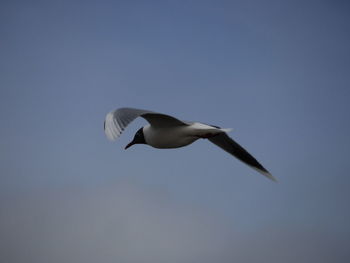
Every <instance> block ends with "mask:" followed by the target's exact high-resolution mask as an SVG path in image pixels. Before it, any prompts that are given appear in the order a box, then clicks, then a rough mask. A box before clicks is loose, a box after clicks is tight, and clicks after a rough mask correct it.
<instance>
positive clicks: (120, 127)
mask: <svg viewBox="0 0 350 263" xmlns="http://www.w3.org/2000/svg"><path fill="white" fill-rule="evenodd" d="M137 117H142V118H144V119H146V120H147V121H148V122H149V123H150V124H151V125H152V126H154V127H162V126H164V127H171V126H182V125H188V123H186V122H184V121H181V120H179V119H177V118H175V117H172V116H170V115H166V114H163V113H158V112H153V111H149V110H142V109H134V108H119V109H116V110H114V111H111V112H109V113H108V114H107V115H106V119H105V122H104V131H105V134H106V136H107V138H108V139H110V140H112V141H114V140H116V139H117V138H118V137H119V136H120V135H121V134H122V133H123V131H124V130H125V128H126V127H127V126H128V125H129V124H130V123H131V122H132V121H133V120H135V119H136V118H137Z"/></svg>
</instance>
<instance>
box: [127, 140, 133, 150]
mask: <svg viewBox="0 0 350 263" xmlns="http://www.w3.org/2000/svg"><path fill="white" fill-rule="evenodd" d="M134 144H135V143H134V141H132V142H130V143H128V145H127V146H125V148H124V149H125V150H126V149H128V148H129V147H130V146H132V145H134Z"/></svg>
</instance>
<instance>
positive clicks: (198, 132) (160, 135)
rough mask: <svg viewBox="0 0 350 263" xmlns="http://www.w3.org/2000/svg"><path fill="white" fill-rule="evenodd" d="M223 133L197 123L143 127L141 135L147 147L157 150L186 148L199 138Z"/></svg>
mask: <svg viewBox="0 0 350 263" xmlns="http://www.w3.org/2000/svg"><path fill="white" fill-rule="evenodd" d="M223 132H224V131H223V130H221V129H218V128H216V127H213V126H210V125H206V124H203V123H199V122H194V123H191V124H190V125H188V126H175V127H161V128H155V127H153V126H152V125H146V126H144V127H143V134H144V136H145V141H146V143H147V144H148V145H150V146H152V147H154V148H159V149H169V148H179V147H183V146H187V145H189V144H191V143H193V142H195V141H196V140H198V139H199V138H209V137H212V136H215V135H217V134H219V133H223Z"/></svg>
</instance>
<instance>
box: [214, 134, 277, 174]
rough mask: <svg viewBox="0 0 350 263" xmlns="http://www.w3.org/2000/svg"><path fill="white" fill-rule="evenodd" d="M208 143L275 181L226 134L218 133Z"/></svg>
mask: <svg viewBox="0 0 350 263" xmlns="http://www.w3.org/2000/svg"><path fill="white" fill-rule="evenodd" d="M209 141H211V142H212V143H214V144H216V145H217V146H219V147H220V148H222V149H223V150H225V151H226V152H228V153H229V154H232V155H233V156H235V157H236V158H237V159H239V160H240V161H242V162H244V163H245V164H247V165H249V166H250V167H252V168H253V169H255V170H257V171H258V172H259V173H261V174H263V175H265V176H266V177H267V178H269V179H271V180H273V181H277V180H276V178H275V177H273V176H272V175H271V174H270V173H269V171H267V170H266V169H265V168H264V167H263V166H262V165H261V164H260V163H259V162H258V161H257V160H256V159H255V158H254V157H253V156H252V155H251V154H250V153H248V152H247V151H246V150H245V149H244V148H243V147H242V146H240V145H239V144H238V143H236V142H235V141H234V140H233V139H232V138H230V137H229V136H228V135H227V134H226V133H220V134H218V135H216V136H214V137H211V138H209Z"/></svg>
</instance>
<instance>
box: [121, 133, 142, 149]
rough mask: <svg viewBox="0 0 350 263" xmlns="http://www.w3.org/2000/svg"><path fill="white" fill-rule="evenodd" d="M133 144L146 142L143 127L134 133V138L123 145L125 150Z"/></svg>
mask: <svg viewBox="0 0 350 263" xmlns="http://www.w3.org/2000/svg"><path fill="white" fill-rule="evenodd" d="M134 144H146V141H145V136H144V135H143V128H140V129H139V130H138V131H137V132H136V133H135V136H134V139H133V140H132V141H131V142H130V143H129V144H128V145H127V146H125V150H126V149H128V148H129V147H130V146H132V145H134Z"/></svg>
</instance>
